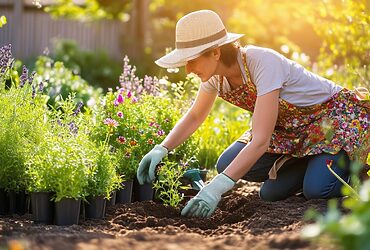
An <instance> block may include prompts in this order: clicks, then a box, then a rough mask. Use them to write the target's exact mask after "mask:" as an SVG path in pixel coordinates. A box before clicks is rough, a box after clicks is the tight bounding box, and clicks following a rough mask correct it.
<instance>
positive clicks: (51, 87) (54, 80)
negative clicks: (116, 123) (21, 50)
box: [35, 56, 102, 107]
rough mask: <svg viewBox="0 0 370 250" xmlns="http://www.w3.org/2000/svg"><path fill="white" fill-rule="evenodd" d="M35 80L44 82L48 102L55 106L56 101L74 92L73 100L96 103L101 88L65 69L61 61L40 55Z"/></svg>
mask: <svg viewBox="0 0 370 250" xmlns="http://www.w3.org/2000/svg"><path fill="white" fill-rule="evenodd" d="M35 71H36V73H37V75H38V76H37V78H36V80H37V81H39V82H42V83H43V84H44V88H45V92H46V94H47V95H48V96H49V97H50V98H49V101H48V104H49V105H51V106H55V105H56V104H57V102H58V101H60V100H62V99H66V98H67V97H68V95H69V94H71V93H75V98H74V101H75V102H76V104H77V103H78V102H81V101H82V102H83V103H84V105H85V106H88V107H91V106H93V105H95V104H97V102H98V100H99V97H100V95H101V93H102V89H99V88H94V87H92V86H90V85H89V84H88V83H87V82H86V81H85V80H84V79H82V78H81V77H80V76H79V75H75V74H74V73H72V71H71V70H69V69H67V68H66V67H65V66H64V64H63V63H62V62H58V61H57V62H54V61H53V60H52V59H51V58H49V57H45V56H40V57H39V58H38V60H37V61H36V67H35Z"/></svg>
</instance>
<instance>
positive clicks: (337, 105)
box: [137, 10, 370, 217]
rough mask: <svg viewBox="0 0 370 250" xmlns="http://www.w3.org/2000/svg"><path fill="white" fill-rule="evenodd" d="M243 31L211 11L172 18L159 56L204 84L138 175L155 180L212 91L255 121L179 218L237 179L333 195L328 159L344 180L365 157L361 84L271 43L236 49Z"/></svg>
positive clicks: (202, 213)
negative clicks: (332, 76) (333, 76)
mask: <svg viewBox="0 0 370 250" xmlns="http://www.w3.org/2000/svg"><path fill="white" fill-rule="evenodd" d="M241 36H242V35H241V34H234V33H228V32H227V31H226V29H225V27H224V25H223V23H222V21H221V19H220V17H219V16H218V15H217V14H216V13H215V12H213V11H209V10H201V11H196V12H192V13H190V14H188V15H186V16H184V17H182V18H181V19H180V20H179V21H178V23H177V26H176V49H175V50H174V51H172V52H171V53H169V54H167V55H165V56H164V57H162V58H160V59H159V60H157V61H156V63H157V64H158V65H159V66H161V67H165V68H173V67H180V66H184V65H185V67H186V71H187V73H190V72H193V73H195V74H197V75H198V76H199V77H200V78H201V80H202V83H201V86H200V88H199V91H198V94H197V97H196V100H195V102H194V104H193V105H192V107H191V108H190V109H189V110H188V112H187V113H186V114H185V115H184V116H183V117H182V119H181V120H180V121H179V122H178V123H177V124H176V126H175V127H174V128H173V130H172V131H171V132H170V133H169V134H168V136H167V137H166V139H165V140H164V141H163V142H162V143H161V145H156V146H155V147H154V148H153V149H152V150H151V151H150V152H149V153H148V154H147V155H145V157H144V158H143V159H142V161H141V162H140V165H139V168H138V172H137V177H138V180H139V182H140V183H144V182H151V181H153V180H154V170H155V166H156V165H157V164H158V163H159V162H160V161H161V159H162V158H163V157H164V156H165V155H166V154H167V153H168V151H169V150H172V149H174V148H175V147H177V146H178V145H179V144H181V143H182V142H183V141H185V140H186V139H187V138H188V137H189V136H190V135H191V134H192V133H193V132H194V131H195V130H196V129H197V128H198V127H199V126H200V125H201V124H202V122H203V121H204V120H205V118H206V117H207V115H208V114H209V112H210V110H211V108H212V105H213V103H214V101H215V99H216V97H217V96H218V97H220V98H222V99H224V100H225V101H227V102H230V103H232V104H234V105H236V106H238V107H240V108H243V109H245V110H248V111H251V112H253V118H252V129H251V130H250V131H247V132H245V133H244V135H243V136H241V138H239V139H238V140H237V141H236V142H234V143H233V144H232V145H230V147H228V148H227V149H226V151H225V152H224V153H223V154H222V155H221V156H220V158H219V159H218V162H217V169H218V172H219V174H218V175H217V176H216V177H215V178H214V179H213V180H212V181H211V182H210V183H209V184H207V185H206V186H205V187H204V188H203V189H202V190H201V191H200V192H199V193H198V194H197V195H196V196H195V197H194V198H193V199H191V200H190V201H189V203H188V204H187V205H186V206H185V208H184V209H183V210H182V215H185V216H198V217H206V216H210V215H211V214H212V213H213V212H214V210H215V209H216V207H217V204H218V202H219V201H220V199H221V195H222V194H223V193H225V192H227V191H228V190H230V189H232V188H233V186H234V184H235V182H236V181H237V180H239V179H240V178H243V179H245V180H248V181H257V182H263V184H262V187H261V190H260V196H261V198H262V199H263V200H266V201H277V200H282V199H285V198H287V197H289V196H291V195H294V194H295V193H297V192H299V191H302V192H303V194H304V195H305V197H306V198H307V199H315V198H331V197H338V196H340V195H341V192H340V189H341V186H342V184H341V183H340V182H339V181H338V180H337V179H336V177H334V176H333V175H332V174H331V173H330V172H329V170H328V169H327V164H331V166H332V169H333V170H334V171H335V172H336V173H337V174H338V175H339V176H341V177H342V178H343V179H344V180H347V181H348V179H349V167H350V163H351V161H352V160H357V161H360V162H362V163H364V164H365V162H366V158H367V154H368V153H369V151H370V140H369V139H370V138H369V137H370V132H369V130H370V129H369V126H370V115H369V111H370V101H369V100H365V99H366V98H365V97H366V95H367V93H366V91H367V90H366V89H361V90H360V91H359V90H357V91H351V90H348V89H345V88H342V87H341V86H339V85H336V84H335V83H333V82H332V81H330V80H327V79H325V78H322V77H320V76H318V75H316V74H314V73H312V72H310V71H308V70H306V69H304V68H303V67H302V66H301V65H299V64H297V63H295V62H293V61H291V60H289V59H287V58H285V57H284V56H283V55H281V54H279V53H278V52H276V51H274V50H271V49H267V48H261V47H256V46H246V47H244V48H240V47H239V46H237V45H236V43H234V42H235V41H236V40H238V39H239V38H240V37H241Z"/></svg>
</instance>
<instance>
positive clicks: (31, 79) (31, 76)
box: [28, 71, 36, 84]
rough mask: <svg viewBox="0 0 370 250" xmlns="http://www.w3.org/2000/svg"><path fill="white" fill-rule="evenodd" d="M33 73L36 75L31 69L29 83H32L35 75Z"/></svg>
mask: <svg viewBox="0 0 370 250" xmlns="http://www.w3.org/2000/svg"><path fill="white" fill-rule="evenodd" d="M35 75H36V71H32V73H31V75H30V76H29V77H28V82H29V84H32V82H33V78H34V77H35Z"/></svg>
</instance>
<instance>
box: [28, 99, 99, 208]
mask: <svg viewBox="0 0 370 250" xmlns="http://www.w3.org/2000/svg"><path fill="white" fill-rule="evenodd" d="M73 98H74V96H73V95H70V96H69V97H68V98H67V99H65V100H62V101H60V102H59V103H58V106H57V107H56V108H55V109H53V110H51V111H50V112H49V113H48V118H49V119H48V123H49V125H50V126H49V129H48V130H47V131H46V132H45V134H44V138H43V140H41V142H40V143H39V145H38V146H37V147H35V149H34V151H33V153H32V155H31V157H29V159H28V161H27V166H28V168H27V175H28V176H29V179H30V183H29V186H28V190H29V191H31V192H41V191H44V192H45V191H53V192H55V200H56V201H59V200H60V199H62V198H75V199H79V198H83V197H84V196H85V195H86V188H87V185H88V176H89V169H91V168H93V167H94V164H95V161H94V160H95V157H96V146H95V143H94V142H93V141H92V140H90V138H89V134H88V132H89V131H88V121H87V119H85V117H84V116H83V115H82V114H80V109H81V105H78V106H77V108H76V106H75V104H74V99H73Z"/></svg>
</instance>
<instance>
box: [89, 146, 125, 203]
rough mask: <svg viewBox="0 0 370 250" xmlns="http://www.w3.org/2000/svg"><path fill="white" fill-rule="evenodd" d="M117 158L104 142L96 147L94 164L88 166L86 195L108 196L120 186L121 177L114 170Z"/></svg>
mask: <svg viewBox="0 0 370 250" xmlns="http://www.w3.org/2000/svg"><path fill="white" fill-rule="evenodd" d="M116 165H117V159H116V157H115V155H114V154H113V153H111V152H109V147H107V145H106V144H103V143H102V144H101V145H100V147H97V148H96V152H95V159H94V164H93V165H92V166H91V167H90V168H89V175H88V186H87V189H86V190H87V195H90V196H100V195H103V196H104V197H106V198H109V197H110V195H111V193H112V191H113V190H115V189H118V188H119V187H120V183H121V182H122V179H121V177H120V176H119V175H117V172H116Z"/></svg>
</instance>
